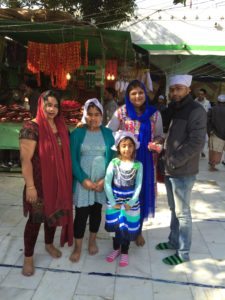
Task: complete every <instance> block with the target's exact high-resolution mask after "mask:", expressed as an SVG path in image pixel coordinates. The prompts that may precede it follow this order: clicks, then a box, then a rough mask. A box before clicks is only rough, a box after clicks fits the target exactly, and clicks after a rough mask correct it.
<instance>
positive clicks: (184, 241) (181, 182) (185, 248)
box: [165, 176, 196, 261]
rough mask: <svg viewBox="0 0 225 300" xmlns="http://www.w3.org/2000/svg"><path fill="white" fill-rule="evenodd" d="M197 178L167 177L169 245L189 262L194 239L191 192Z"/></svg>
mask: <svg viewBox="0 0 225 300" xmlns="http://www.w3.org/2000/svg"><path fill="white" fill-rule="evenodd" d="M195 179H196V176H184V177H170V176H166V177H165V184H166V190H167V198H168V204H169V207H170V210H171V222H170V235H169V243H170V244H171V246H172V247H173V248H174V249H176V251H177V254H178V255H179V256H180V257H181V258H182V259H183V260H186V261H187V260H189V251H190V248H191V238H192V218H191V209H190V200H191V191H192V188H193V185H194V183H195Z"/></svg>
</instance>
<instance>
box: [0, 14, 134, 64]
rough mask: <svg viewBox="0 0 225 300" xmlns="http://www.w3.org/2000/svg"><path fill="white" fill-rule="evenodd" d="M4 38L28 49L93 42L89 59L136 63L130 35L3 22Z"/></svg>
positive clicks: (0, 29) (0, 28) (49, 24)
mask: <svg viewBox="0 0 225 300" xmlns="http://www.w3.org/2000/svg"><path fill="white" fill-rule="evenodd" d="M0 35H2V36H8V37H9V38H12V39H13V40H15V41H17V42H19V43H22V44H23V45H26V44H27V42H28V41H33V42H40V43H66V42H71V41H84V40H86V39H88V41H89V59H95V58H102V57H103V51H104V54H105V57H106V59H107V58H108V59H118V60H122V61H124V60H127V61H133V60H134V51H133V49H132V42H131V36H130V33H129V32H126V31H116V30H104V29H98V28H95V27H94V26H87V25H86V26H85V25H84V26H75V25H72V24H65V22H64V23H63V24H59V23H57V22H56V23H52V22H28V21H16V20H4V19H0Z"/></svg>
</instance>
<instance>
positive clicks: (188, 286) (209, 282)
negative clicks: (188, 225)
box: [0, 159, 225, 300]
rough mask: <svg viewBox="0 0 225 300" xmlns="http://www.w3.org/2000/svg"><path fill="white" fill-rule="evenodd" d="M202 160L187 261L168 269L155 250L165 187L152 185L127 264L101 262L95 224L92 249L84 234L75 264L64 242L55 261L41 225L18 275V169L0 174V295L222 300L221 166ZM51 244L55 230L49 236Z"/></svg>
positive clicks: (161, 231)
mask: <svg viewBox="0 0 225 300" xmlns="http://www.w3.org/2000/svg"><path fill="white" fill-rule="evenodd" d="M207 168H208V166H207V159H201V161H200V173H199V175H198V178H197V182H196V184H195V186H194V190H193V193H192V213H193V243H192V250H191V261H190V262H188V263H184V264H181V265H178V266H176V267H172V266H167V265H165V264H163V263H162V259H163V258H164V257H165V256H167V255H169V254H170V253H173V252H172V251H171V250H168V251H157V250H155V245H156V244H157V243H158V242H161V241H166V240H167V236H168V232H169V230H168V226H169V221H170V212H169V210H168V207H167V200H166V193H165V187H164V185H162V184H159V197H158V201H157V212H156V217H155V219H154V220H150V221H149V222H147V223H145V226H144V236H145V239H146V244H145V246H144V247H143V248H138V247H136V246H135V245H134V244H132V245H131V248H130V251H129V261H130V263H129V266H128V267H126V268H121V267H119V266H118V261H116V262H114V263H111V264H109V263H107V262H105V260H104V259H105V256H106V254H107V253H108V251H110V249H111V247H112V245H111V238H110V237H109V235H108V233H106V232H105V231H104V229H103V223H104V222H102V227H101V229H100V232H99V236H98V245H99V253H98V254H97V255H96V256H89V255H88V253H87V240H85V245H84V249H83V253H82V257H81V260H80V262H79V263H76V264H72V263H71V262H70V261H69V259H68V257H69V255H70V253H71V250H72V249H71V248H68V247H64V248H62V252H63V255H62V257H61V258H60V259H52V258H51V257H49V256H48V254H47V253H46V252H45V250H44V244H43V230H41V232H40V234H39V238H38V242H37V245H36V248H35V265H36V272H35V275H34V276H33V277H30V278H26V277H24V276H22V275H21V266H22V262H23V229H24V224H25V221H26V219H25V218H24V217H23V215H22V205H21V203H22V201H21V195H22V186H23V180H22V178H21V176H20V175H19V174H13V175H10V174H3V173H1V174H0V192H1V193H0V300H10V299H13V300H28V299H34V300H42V299H44V300H47V299H49V300H50V299H52V300H55V299H59V300H64V299H66V300H69V299H76V300H100V299H108V300H109V299H115V300H126V299H129V300H135V299H143V300H145V299H146V300H151V299H152V300H165V299H167V300H170V299H171V300H180V299H182V300H190V299H196V300H222V299H225V167H224V166H223V165H220V166H219V168H220V171H219V172H213V173H210V172H208V170H207ZM56 244H59V231H57V234H56Z"/></svg>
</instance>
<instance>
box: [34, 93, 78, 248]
mask: <svg viewBox="0 0 225 300" xmlns="http://www.w3.org/2000/svg"><path fill="white" fill-rule="evenodd" d="M43 106H44V99H43V94H42V95H41V96H40V98H39V100H38V110H37V116H36V120H37V123H38V126H39V156H40V162H41V175H42V187H43V195H44V213H45V216H46V220H47V222H48V224H49V225H52V226H62V232H61V239H60V243H61V246H63V245H64V244H65V243H66V242H67V243H68V245H69V246H71V245H72V243H73V210H72V167H71V156H70V146H69V135H68V130H67V128H66V125H65V123H64V119H63V117H62V116H61V115H60V114H59V115H58V116H57V117H55V120H54V121H55V124H56V127H57V130H58V135H59V138H60V140H61V147H60V146H59V144H58V142H57V137H56V135H55V134H54V133H53V132H52V129H51V127H50V125H49V123H48V121H47V119H46V117H45V114H44V110H43Z"/></svg>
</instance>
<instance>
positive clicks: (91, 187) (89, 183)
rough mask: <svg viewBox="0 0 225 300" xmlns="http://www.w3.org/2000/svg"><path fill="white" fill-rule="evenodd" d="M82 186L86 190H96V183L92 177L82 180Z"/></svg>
mask: <svg viewBox="0 0 225 300" xmlns="http://www.w3.org/2000/svg"><path fill="white" fill-rule="evenodd" d="M82 186H83V187H84V188H85V189H86V190H90V191H92V190H95V189H96V183H94V182H93V181H91V180H90V179H84V181H83V182H82Z"/></svg>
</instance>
